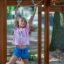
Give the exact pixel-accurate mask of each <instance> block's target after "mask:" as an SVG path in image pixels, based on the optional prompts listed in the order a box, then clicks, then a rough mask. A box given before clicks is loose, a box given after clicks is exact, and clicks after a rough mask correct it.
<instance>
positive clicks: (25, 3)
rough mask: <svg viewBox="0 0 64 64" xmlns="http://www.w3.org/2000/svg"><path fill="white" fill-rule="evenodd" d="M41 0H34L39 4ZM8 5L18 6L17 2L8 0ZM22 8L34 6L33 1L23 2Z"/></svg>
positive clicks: (26, 0) (24, 0)
mask: <svg viewBox="0 0 64 64" xmlns="http://www.w3.org/2000/svg"><path fill="white" fill-rule="evenodd" d="M40 1H41V0H34V3H38V2H40ZM40 4H42V2H40ZM7 5H9V6H10V5H12V6H13V5H17V1H16V0H7ZM21 5H22V6H26V5H32V1H31V0H22V2H21Z"/></svg>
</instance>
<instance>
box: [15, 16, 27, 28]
mask: <svg viewBox="0 0 64 64" xmlns="http://www.w3.org/2000/svg"><path fill="white" fill-rule="evenodd" d="M19 18H21V19H22V20H23V21H24V22H25V23H26V24H27V21H26V19H25V18H24V17H22V16H18V17H17V18H16V19H15V23H14V24H15V26H16V27H19V21H18V20H19Z"/></svg>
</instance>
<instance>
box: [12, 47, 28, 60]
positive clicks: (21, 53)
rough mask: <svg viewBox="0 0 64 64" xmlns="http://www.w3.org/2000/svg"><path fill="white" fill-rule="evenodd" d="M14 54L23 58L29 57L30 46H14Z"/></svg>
mask: <svg viewBox="0 0 64 64" xmlns="http://www.w3.org/2000/svg"><path fill="white" fill-rule="evenodd" d="M13 56H15V57H17V58H18V59H19V58H22V59H28V48H17V47H16V48H14V50H13Z"/></svg>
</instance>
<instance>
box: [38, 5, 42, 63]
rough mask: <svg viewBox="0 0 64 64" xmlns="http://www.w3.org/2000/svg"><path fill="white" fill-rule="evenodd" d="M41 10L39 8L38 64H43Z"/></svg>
mask: <svg viewBox="0 0 64 64" xmlns="http://www.w3.org/2000/svg"><path fill="white" fill-rule="evenodd" d="M41 8H42V6H38V64H41V19H42V18H41V17H42V14H41Z"/></svg>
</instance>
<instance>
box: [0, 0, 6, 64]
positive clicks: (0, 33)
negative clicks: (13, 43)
mask: <svg viewBox="0 0 64 64" xmlns="http://www.w3.org/2000/svg"><path fill="white" fill-rule="evenodd" d="M6 36H7V35H6V0H0V63H1V64H5V63H6V57H7V55H6V52H7V51H6V48H7V42H6V41H7V39H6Z"/></svg>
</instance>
